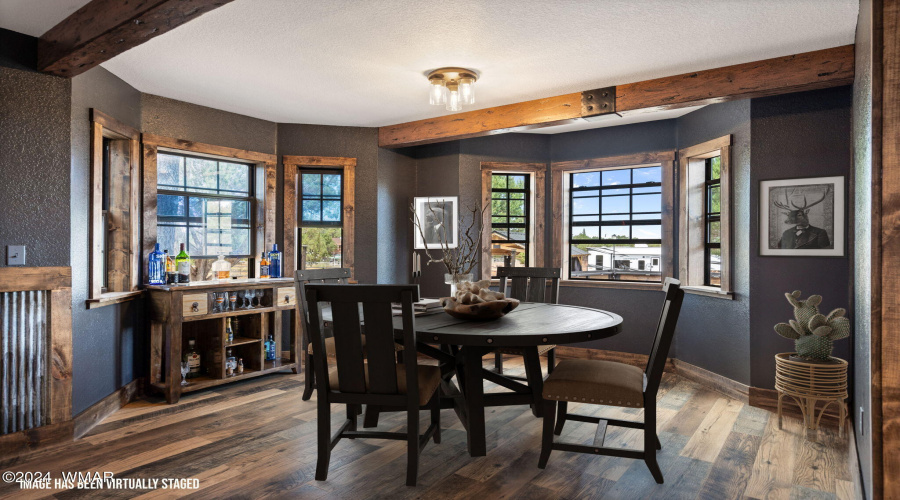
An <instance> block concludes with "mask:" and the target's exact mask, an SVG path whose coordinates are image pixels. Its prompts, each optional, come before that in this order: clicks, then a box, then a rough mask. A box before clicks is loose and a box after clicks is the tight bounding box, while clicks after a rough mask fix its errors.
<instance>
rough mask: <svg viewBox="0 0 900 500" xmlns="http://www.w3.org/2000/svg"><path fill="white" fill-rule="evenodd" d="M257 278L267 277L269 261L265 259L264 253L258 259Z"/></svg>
mask: <svg viewBox="0 0 900 500" xmlns="http://www.w3.org/2000/svg"><path fill="white" fill-rule="evenodd" d="M259 277H260V278H268V277H269V259H267V258H266V252H263V253H262V255H261V256H260V257H259Z"/></svg>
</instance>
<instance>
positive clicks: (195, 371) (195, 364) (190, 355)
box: [184, 339, 200, 378]
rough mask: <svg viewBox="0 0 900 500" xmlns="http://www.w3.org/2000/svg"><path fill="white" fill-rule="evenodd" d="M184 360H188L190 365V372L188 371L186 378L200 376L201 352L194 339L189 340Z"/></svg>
mask: <svg viewBox="0 0 900 500" xmlns="http://www.w3.org/2000/svg"><path fill="white" fill-rule="evenodd" d="M184 360H185V361H187V363H188V366H189V367H190V370H191V371H190V372H188V374H187V376H186V377H185V378H195V377H199V376H200V353H199V352H197V348H196V346H195V345H194V339H190V340H188V352H186V353H185V354H184Z"/></svg>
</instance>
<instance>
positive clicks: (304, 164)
mask: <svg viewBox="0 0 900 500" xmlns="http://www.w3.org/2000/svg"><path fill="white" fill-rule="evenodd" d="M281 162H282V163H283V164H284V191H283V193H282V199H283V202H284V221H283V222H284V226H283V228H284V262H283V264H282V265H283V267H284V275H285V276H287V275H290V274H293V272H294V271H296V270H297V257H298V256H299V250H300V249H299V245H298V244H299V242H300V225H299V222H300V221H298V208H299V205H298V204H299V203H300V200H302V196H303V195H302V186H301V184H300V182H301V179H300V171H301V170H310V171H312V170H321V171H328V170H331V171H334V170H341V171H342V173H343V182H342V183H341V220H342V224H341V266H342V267H344V268H349V269H350V276H353V277H355V274H354V272H355V260H354V251H355V245H354V239H355V233H356V215H355V214H356V209H355V207H356V199H355V198H356V158H346V157H336V156H294V155H283V156H282V157H281ZM323 173H324V172H323ZM309 227H313V226H309ZM318 227H322V226H318ZM326 227H336V226H326Z"/></svg>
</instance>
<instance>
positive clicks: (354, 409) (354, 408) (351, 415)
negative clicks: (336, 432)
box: [347, 405, 360, 439]
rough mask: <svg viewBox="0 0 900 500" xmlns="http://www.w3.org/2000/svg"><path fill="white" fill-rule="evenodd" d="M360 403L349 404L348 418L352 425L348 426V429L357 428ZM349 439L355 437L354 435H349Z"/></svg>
mask: <svg viewBox="0 0 900 500" xmlns="http://www.w3.org/2000/svg"><path fill="white" fill-rule="evenodd" d="M359 406H360V405H347V420H349V421H350V426H349V427H347V430H348V431H355V430H356V416H357V415H359V413H358V408H359ZM347 439H354V438H353V437H348V438H347Z"/></svg>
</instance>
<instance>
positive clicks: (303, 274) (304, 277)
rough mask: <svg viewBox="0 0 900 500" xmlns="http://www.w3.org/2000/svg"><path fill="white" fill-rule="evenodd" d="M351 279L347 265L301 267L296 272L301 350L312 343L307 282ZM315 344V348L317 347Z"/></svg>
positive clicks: (295, 285) (334, 281)
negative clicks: (314, 267)
mask: <svg viewBox="0 0 900 500" xmlns="http://www.w3.org/2000/svg"><path fill="white" fill-rule="evenodd" d="M349 280H350V269H348V268H346V267H341V268H335V269H300V270H298V271H296V272H295V273H294V288H295V290H296V296H297V306H298V308H299V314H300V317H301V318H303V321H299V322H298V323H299V324H300V327H301V328H302V329H303V331H302V332H300V333H301V335H300V339H301V340H300V343H301V344H302V345H301V350H302V351H304V352H305V351H306V348H307V347H308V346H309V344H310V338H309V335H308V330H309V321H308V320H309V311H308V310H307V308H306V300H305V297H306V284H307V283H342V284H346V283H347V281H349ZM315 347H316V346H315V345H314V346H313V349H315Z"/></svg>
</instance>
